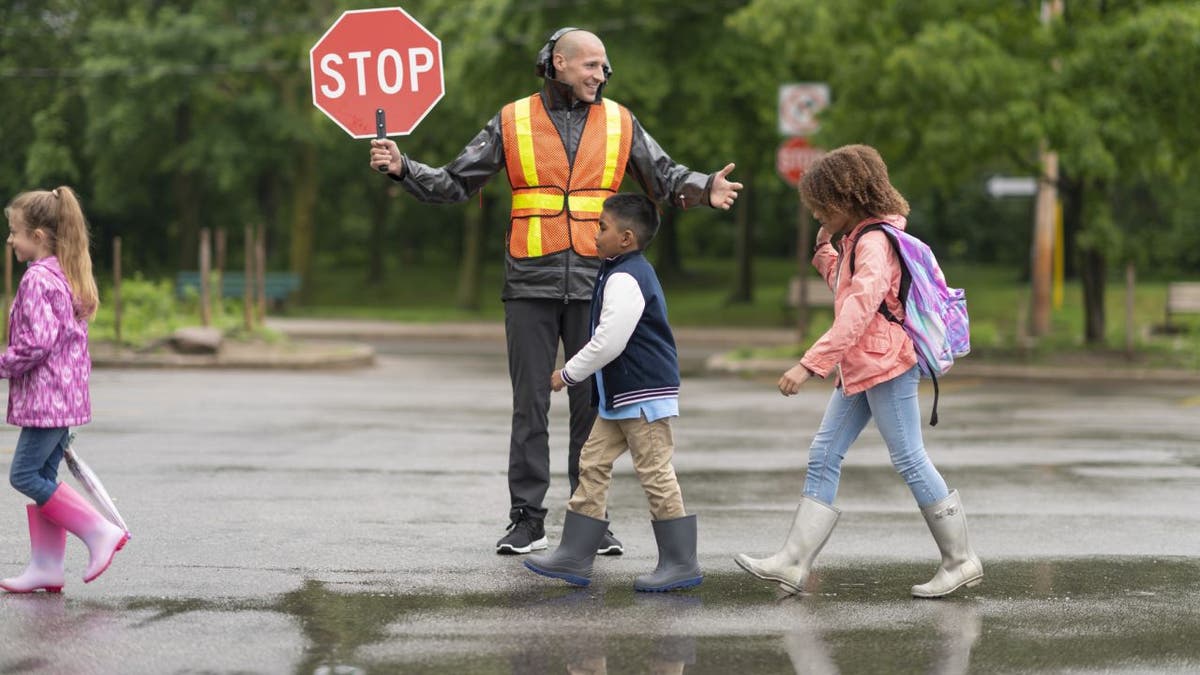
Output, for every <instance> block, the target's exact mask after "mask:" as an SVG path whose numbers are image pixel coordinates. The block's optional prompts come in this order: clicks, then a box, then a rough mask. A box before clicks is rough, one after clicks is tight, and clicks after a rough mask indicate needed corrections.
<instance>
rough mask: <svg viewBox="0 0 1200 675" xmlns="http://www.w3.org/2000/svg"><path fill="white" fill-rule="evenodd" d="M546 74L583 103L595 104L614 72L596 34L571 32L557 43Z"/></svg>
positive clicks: (562, 36)
mask: <svg viewBox="0 0 1200 675" xmlns="http://www.w3.org/2000/svg"><path fill="white" fill-rule="evenodd" d="M550 65H551V69H549V70H547V73H549V74H550V75H552V76H553V77H554V79H556V80H558V81H559V82H562V83H563V84H565V85H567V86H568V87H570V88H571V93H572V94H573V95H574V96H575V98H577V99H579V100H580V101H586V102H588V103H592V102H594V101H596V100H597V99H599V98H600V91H601V87H603V86H604V83H605V82H606V81H607V80H608V76H609V74H611V72H612V71H611V69H610V68H609V67H608V55H607V54H606V53H605V51H604V43H603V42H601V41H600V38H599V37H596V35H595V34H594V33H590V32H588V31H586V30H570V31H567V32H565V33H563V34H562V35H560V36H559V38H558V39H557V40H556V41H555V42H554V48H553V50H552V51H551V53H550Z"/></svg>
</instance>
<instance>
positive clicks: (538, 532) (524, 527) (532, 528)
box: [496, 515, 547, 555]
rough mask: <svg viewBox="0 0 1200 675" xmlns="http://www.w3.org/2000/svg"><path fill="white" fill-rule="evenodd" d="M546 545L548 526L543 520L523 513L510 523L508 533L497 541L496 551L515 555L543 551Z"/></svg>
mask: <svg viewBox="0 0 1200 675" xmlns="http://www.w3.org/2000/svg"><path fill="white" fill-rule="evenodd" d="M546 547H547V543H546V528H545V527H543V526H542V521H541V520H540V519H537V518H530V517H528V516H525V515H521V516H518V517H517V519H516V520H514V521H512V522H511V523H509V524H508V534H506V535H504V536H503V537H501V538H500V541H498V542H496V553H499V554H501V555H515V554H517V553H530V552H532V551H542V550H545V549H546Z"/></svg>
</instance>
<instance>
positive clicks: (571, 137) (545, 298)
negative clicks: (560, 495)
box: [370, 28, 742, 555]
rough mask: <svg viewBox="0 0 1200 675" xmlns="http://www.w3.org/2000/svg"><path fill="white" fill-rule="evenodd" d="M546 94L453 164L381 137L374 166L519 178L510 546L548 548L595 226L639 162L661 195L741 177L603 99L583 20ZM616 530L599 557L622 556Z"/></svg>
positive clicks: (423, 187) (402, 173)
mask: <svg viewBox="0 0 1200 675" xmlns="http://www.w3.org/2000/svg"><path fill="white" fill-rule="evenodd" d="M536 66H537V67H536V72H537V74H538V75H539V76H541V77H542V78H543V80H544V81H543V85H542V90H541V91H540V92H538V93H535V94H533V95H531V96H527V97H524V98H520V99H518V100H516V101H513V102H512V103H509V104H508V105H506V106H504V108H503V109H501V111H500V112H499V113H497V114H496V116H495V117H493V118H492V119H491V120H490V121H489V122H488V123H487V126H485V127H484V128H483V130H481V131H480V132H479V133H478V134H476V135H475V137H474V138H473V139H471V142H470V143H468V144H467V146H466V147H465V148H463V150H462V152H460V153H459V154H458V156H457V157H455V158H454V160H453V161H451V162H450V163H449V164H446V165H445V166H442V167H441V168H434V167H431V166H428V165H426V164H422V163H420V162H418V161H415V160H413V159H412V158H411V157H408V156H405V155H402V154H401V152H400V150H399V148H398V147H397V146H396V143H395V142H393V141H392V140H390V139H382V140H375V141H372V142H371V159H370V164H371V167H372V168H374V169H386V171H387V173H388V175H389V176H390V177H391V178H392V180H395V181H398V182H399V183H400V184H401V185H402V186H403V187H404V189H405V190H406V191H407V192H408V193H409V194H411V195H412V196H414V197H416V198H417V199H418V200H420V201H423V202H435V203H457V202H463V201H466V200H467V199H469V198H470V197H471V196H472V195H474V194H475V193H476V192H478V191H479V190H480V189H481V188H482V187H483V185H484V184H485V183H487V181H488V180H489V179H490V178H491V177H492V176H494V175H495V174H497V173H499V172H500V171H501V170H504V171H506V172H507V175H508V182H509V185H510V187H511V188H512V207H511V210H510V214H509V218H508V228H507V234H506V251H505V267H504V270H505V274H504V289H503V292H502V294H501V299H502V300H503V301H504V327H505V335H506V339H507V342H508V370H509V376H510V377H511V378H512V391H513V414H512V435H511V437H510V442H509V454H508V488H509V497H510V504H511V506H510V509H509V514H508V515H509V525H508V528H507V532H506V534H505V535H504V536H503V537H502V538H501V539H500V540H499V541H498V542H496V552H497V553H501V554H518V553H529V552H531V551H539V550H543V549H545V548H546V547H547V545H548V543H547V541H546V531H545V527H544V524H543V523H544V520H545V518H546V509H545V507H544V506H543V505H542V502H543V500H544V498H545V496H546V490H547V489H548V488H549V487H550V445H549V433H548V429H547V427H548V417H549V411H550V386H549V381H550V373H551V371H553V370H554V367H555V360H556V358H557V355H558V346H559V343H560V342H561V344H562V348H563V354H564V357H565V358H566V359H570V358H571V357H572V356H574V355H575V353H576V352H577V351H579V349H580V348H582V347H583V346H584V345H585V344H587V342H588V339H589V338H590V334H591V317H590V312H589V305H590V302H591V298H592V289H593V286H594V284H595V280H596V273H597V271H598V270H599V268H600V260H599V258H598V257H597V255H596V244H595V236H596V231H597V229H598V221H599V216H600V209H601V205H602V204H603V202H604V198H605V197H607V196H608V195H611V194H613V193H615V192H617V191H618V190H619V189H620V187H621V181H622V179H623V178H624V176H625V174H626V173H627V172H628V173H630V174H632V175H633V178H634V180H636V181H637V182H638V184H639V185H640V186H641V188H642V190H643V191H644V192H645V193H646V194H647V195H648V196H649V197H650V198H652V199H654V200H655V201H656V202H658V203H659V204H660V205H668V204H670V205H674V206H677V207H679V208H685V209H686V208H692V207H695V206H700V205H706V206H709V207H712V208H717V209H725V210H728V209H729V208H731V207H732V206H733V203H734V201H735V200H736V199H737V196H738V191H739V190H741V189H742V184H741V183H736V182H732V181H730V180H729V179H728V178H727V176H728V175H729V173H730V172H731V171H733V164H729V165H727V166H725V167H724V168H723V169H721V170H720V171H717V172H715V173H712V174H703V173H698V172H695V171H692V170H691V169H689V168H688V167H686V166H684V165H682V164H678V163H676V162H675V161H674V160H672V159H671V158H670V157H669V156H668V155H667V154H666V152H664V151H663V149H662V148H661V147H660V146H659V145H658V143H657V142H655V140H654V139H653V138H651V137H650V134H648V133H646V131H645V129H643V128H642V126H641V125H640V124H638V121H637V119H636V118H634V116H633V114H632V113H630V112H629V110H628V109H626V108H625V107H624V106H621V105H620V104H618V103H615V102H613V101H611V100H609V99H605V98H603V97H602V95H601V92H602V91H603V89H604V86H605V84H606V83H607V82H608V78H609V77H610V76H611V75H612V69H611V68H610V67H609V63H608V55H607V54H606V53H605V50H604V43H603V42H602V41H601V40H600V38H599V37H597V36H596V35H594V34H593V33H590V32H588V31H585V30H580V29H577V28H563V29H560V30H558V31H555V33H554V34H553V35H551V36H550V39H549V40H547V42H546V44H545V45H544V46H543V47H542V50H541V51H540V52H539V54H538V59H537V64H536ZM591 388H592V389H593V392H592V393H591V394H589V391H588V389H589V388H588V387H571V388H570V390H569V391H570V394H569V405H570V441H569V443H568V453H567V477H568V479H569V481H570V484H571V492H572V493H573V492H574V491H575V487H576V486H577V485H578V483H579V451H580V448H582V447H583V443H584V441H586V440H587V437H588V433H589V432H590V431H591V427H592V424H593V423H594V422H595V419H596V400H595V392H594V388H595V386H594V384H593V386H592V387H591ZM623 552H624V549H623V548H622V546H621V543H620V542H619V541H618V540H617V539H616V538H615V537H614V536H613V535H612V532H608V533H607V535H606V536H605V538H604V541H603V542H602V543H601V546H600V548H599V550H598V551H597V553H599V554H600V555H620V554H621V553H623Z"/></svg>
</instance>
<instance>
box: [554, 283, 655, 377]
mask: <svg viewBox="0 0 1200 675" xmlns="http://www.w3.org/2000/svg"><path fill="white" fill-rule="evenodd" d="M645 309H646V299H645V298H643V297H642V289H641V287H640V286H638V283H637V280H636V279H634V278H633V277H632V276H630V275H629V274H626V273H625V272H617V273H616V274H613V275H612V276H610V277H609V278H608V280H606V281H605V282H604V304H603V305H601V306H600V321H599V322H598V323H597V324H596V332H595V333H593V334H592V339H591V340H589V341H588V343H587V344H586V345H584V346H583V349H580V350H579V353H577V354H576V355H575V356H573V357H571V360H570V361H567V365H566V367H564V368H563V369H562V378H563V381H564V382H566V383H567V384H569V385H573V384H579V383H580V382H582V381H583V380H586V379H587V378H588V377H589V376H590V375H592V374H593V373H595V372H596V371H597V370H600V369H601V368H603V367H604V366H606V365H608V364H609V363H611V362H612V360H613V359H615V358H617V357H618V356H620V354H621V352H623V351H625V345H626V344H628V343H629V337H630V336H631V335H633V330H634V329H635V328H637V324H638V321H640V320H641V318H642V312H643V311H644V310H645Z"/></svg>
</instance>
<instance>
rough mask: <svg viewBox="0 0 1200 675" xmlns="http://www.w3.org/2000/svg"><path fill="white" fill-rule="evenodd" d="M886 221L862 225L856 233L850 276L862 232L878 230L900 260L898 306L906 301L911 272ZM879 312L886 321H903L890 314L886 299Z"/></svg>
mask: <svg viewBox="0 0 1200 675" xmlns="http://www.w3.org/2000/svg"><path fill="white" fill-rule="evenodd" d="M885 224H886V223H871V224H870V225H867V226H866V227H864V228H863V229H862V230H861V231H859V233H858V238H857V239H855V240H854V247H853V248H851V249H850V276H854V262H855V258H856V257H857V256H858V242H859V241H861V240H862V237H863V235H864V234H866V233H868V232H873V231H875V230H880V231H882V232H883V234H884V235H885V236H886V237H887V240H888V243H889V244H891V245H892V250H893V251H895V252H896V258H897V259H898V260H899V261H900V306H901V307H903V306H905V305H906V304H907V303H908V289H909V288H910V287H911V286H912V274H910V273H909V271H908V265H905V264H904V256H903V255H901V253H900V243H899V242H897V241H896V238H895V237H893V236H892V233H891V232H888V231H887V228H886V227H884V225H885ZM879 313H880V314H882V315H883V316H884V317H885V318H886V319H887V320H888V321H891V322H892V323H904V322H903V321H901V320H900V319H897V318H896V315H895V314H892V310H890V309H888V308H887V299H886V298H885V299H884V300H883V301H881V302H880V303H879Z"/></svg>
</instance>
